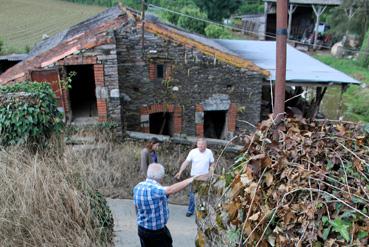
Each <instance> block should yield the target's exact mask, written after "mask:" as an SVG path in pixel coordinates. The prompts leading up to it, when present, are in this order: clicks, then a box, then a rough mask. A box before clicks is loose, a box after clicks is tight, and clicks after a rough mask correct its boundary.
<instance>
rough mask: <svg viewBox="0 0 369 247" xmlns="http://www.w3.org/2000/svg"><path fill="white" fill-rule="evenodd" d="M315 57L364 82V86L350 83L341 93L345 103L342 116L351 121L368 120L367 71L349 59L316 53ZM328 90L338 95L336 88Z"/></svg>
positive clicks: (368, 94) (368, 72)
mask: <svg viewBox="0 0 369 247" xmlns="http://www.w3.org/2000/svg"><path fill="white" fill-rule="evenodd" d="M316 58H318V59H319V60H320V61H322V62H324V63H326V64H328V65H330V66H332V67H333V68H335V69H338V70H340V71H343V72H345V73H346V74H349V75H351V76H352V77H354V78H356V79H357V80H359V81H361V82H363V83H364V84H366V86H365V87H364V88H362V87H361V86H357V85H352V86H350V87H349V88H348V89H347V91H346V92H345V93H344V94H343V102H344V104H345V105H346V111H345V112H344V116H345V118H346V119H349V120H353V121H363V122H369V107H368V106H369V88H368V85H369V71H368V70H367V69H365V68H364V67H361V66H359V65H358V64H357V63H356V62H355V61H352V60H349V59H337V58H335V57H333V56H330V55H317V56H316ZM329 90H330V91H334V94H336V95H339V92H338V89H329Z"/></svg>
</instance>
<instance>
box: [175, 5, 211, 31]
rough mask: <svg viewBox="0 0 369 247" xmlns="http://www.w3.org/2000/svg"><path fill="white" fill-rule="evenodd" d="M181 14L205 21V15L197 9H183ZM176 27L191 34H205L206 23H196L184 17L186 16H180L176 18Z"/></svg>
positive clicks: (196, 21)
mask: <svg viewBox="0 0 369 247" xmlns="http://www.w3.org/2000/svg"><path fill="white" fill-rule="evenodd" d="M181 13H183V14H185V15H189V16H193V17H198V18H199V19H207V16H206V14H205V13H203V12H201V11H200V9H199V8H196V7H184V8H183V9H181ZM177 24H178V26H180V27H183V28H185V29H187V30H189V31H191V32H196V33H201V34H204V33H205V27H206V23H205V22H203V21H198V20H196V19H193V18H190V17H186V16H180V17H179V18H178V23H177Z"/></svg>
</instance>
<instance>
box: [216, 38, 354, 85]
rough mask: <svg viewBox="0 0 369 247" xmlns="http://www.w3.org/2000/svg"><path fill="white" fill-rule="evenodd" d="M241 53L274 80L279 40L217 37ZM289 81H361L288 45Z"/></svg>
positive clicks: (287, 79)
mask: <svg viewBox="0 0 369 247" xmlns="http://www.w3.org/2000/svg"><path fill="white" fill-rule="evenodd" d="M215 42H217V43H218V44H220V45H222V46H224V47H226V48H227V49H229V50H232V51H233V52H234V53H236V54H238V56H240V57H242V58H244V59H247V60H249V61H252V62H253V63H255V64H256V65H257V66H259V67H261V68H263V69H266V70H268V71H269V72H270V74H271V76H270V78H269V79H271V80H273V81H274V80H275V73H276V42H275V41H254V40H215ZM286 81H287V82H293V83H338V84H340V83H353V84H358V83H360V82H359V81H357V80H355V79H353V78H352V77H350V76H348V75H346V74H344V73H343V72H341V71H338V70H336V69H334V68H332V67H330V66H328V65H326V64H324V63H322V62H320V61H319V60H317V59H315V58H313V57H311V56H309V55H307V54H305V53H303V52H301V51H299V50H297V49H295V48H294V47H292V46H290V45H287V70H286Z"/></svg>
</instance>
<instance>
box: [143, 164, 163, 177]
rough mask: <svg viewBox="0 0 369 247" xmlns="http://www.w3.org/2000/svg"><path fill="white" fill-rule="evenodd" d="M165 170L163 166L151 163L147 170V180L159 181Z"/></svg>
mask: <svg viewBox="0 0 369 247" xmlns="http://www.w3.org/2000/svg"><path fill="white" fill-rule="evenodd" d="M164 174H165V169H164V166H162V165H161V164H158V163H152V164H150V165H149V167H148V168H147V178H150V179H154V180H155V181H160V180H162V179H163V178H164Z"/></svg>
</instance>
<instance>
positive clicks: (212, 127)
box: [204, 111, 227, 139]
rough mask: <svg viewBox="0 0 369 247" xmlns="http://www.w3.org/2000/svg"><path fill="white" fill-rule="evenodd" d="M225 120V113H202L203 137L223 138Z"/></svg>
mask: <svg viewBox="0 0 369 247" xmlns="http://www.w3.org/2000/svg"><path fill="white" fill-rule="evenodd" d="M226 119H227V111H204V137H207V138H215V139H223V138H225V133H226Z"/></svg>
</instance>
